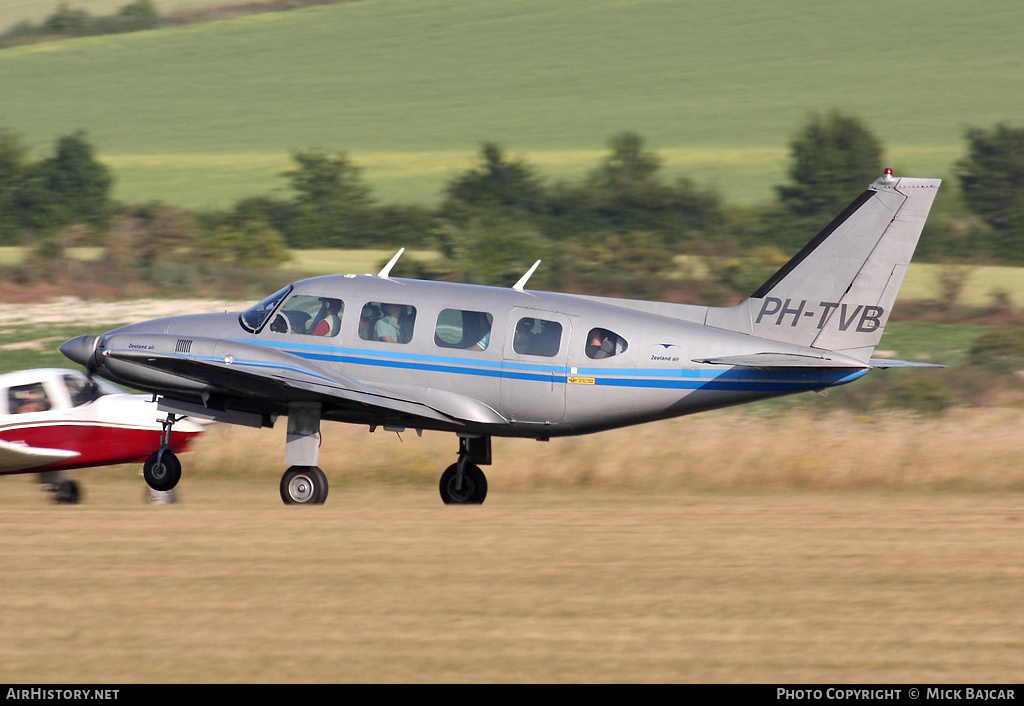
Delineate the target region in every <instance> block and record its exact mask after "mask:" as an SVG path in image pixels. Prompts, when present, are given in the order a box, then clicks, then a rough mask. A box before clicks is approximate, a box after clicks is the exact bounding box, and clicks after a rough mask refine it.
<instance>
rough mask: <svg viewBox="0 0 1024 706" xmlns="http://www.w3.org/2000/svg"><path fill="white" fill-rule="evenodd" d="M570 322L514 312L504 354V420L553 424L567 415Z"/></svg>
mask: <svg viewBox="0 0 1024 706" xmlns="http://www.w3.org/2000/svg"><path fill="white" fill-rule="evenodd" d="M571 329H572V327H571V320H570V318H569V317H568V316H565V315H563V314H555V313H551V312H546V311H536V310H533V309H513V310H512V313H511V314H510V315H509V319H508V329H507V330H509V331H511V332H512V335H511V336H506V338H505V344H504V347H503V349H502V366H501V406H502V411H503V412H504V414H505V415H506V417H507V418H508V419H511V420H512V421H514V422H526V423H532V424H557V423H558V422H560V421H562V417H563V416H564V415H565V379H566V374H567V372H568V368H567V365H568V363H567V360H568V350H569V334H570V333H571Z"/></svg>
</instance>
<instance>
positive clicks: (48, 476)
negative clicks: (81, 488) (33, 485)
mask: <svg viewBox="0 0 1024 706" xmlns="http://www.w3.org/2000/svg"><path fill="white" fill-rule="evenodd" d="M39 482H40V483H42V484H44V485H47V486H49V488H48V490H49V491H50V492H51V493H53V502H55V503H57V504H58V505H77V504H78V501H79V499H80V498H81V495H80V494H79V492H78V483H76V482H75V481H73V480H71V479H70V478H67V477H66V476H65V475H64V473H63V472H61V471H46V472H45V473H40V474H39Z"/></svg>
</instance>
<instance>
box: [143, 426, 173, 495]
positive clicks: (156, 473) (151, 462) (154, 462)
mask: <svg viewBox="0 0 1024 706" xmlns="http://www.w3.org/2000/svg"><path fill="white" fill-rule="evenodd" d="M180 419H183V417H179V416H177V415H174V414H168V415H167V419H164V420H162V421H161V422H160V424H161V425H162V426H163V431H161V432H160V450H159V451H154V452H153V454H152V455H151V456H150V457H149V458H147V459H146V462H145V463H144V464H143V466H142V477H143V478H145V479H146V483H147V484H148V485H149V487H150V488H152V489H153V490H156V491H165V490H171V489H172V488H174V486H176V485H177V484H178V481H179V480H181V461H179V460H178V457H177V456H175V455H174V452H172V451H171V427H173V426H174V423H175V422H177V421H178V420H180Z"/></svg>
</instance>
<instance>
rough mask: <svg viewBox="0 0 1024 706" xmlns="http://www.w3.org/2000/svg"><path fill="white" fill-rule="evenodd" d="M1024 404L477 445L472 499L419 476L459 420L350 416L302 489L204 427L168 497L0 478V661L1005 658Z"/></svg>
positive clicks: (256, 452)
mask: <svg viewBox="0 0 1024 706" xmlns="http://www.w3.org/2000/svg"><path fill="white" fill-rule="evenodd" d="M1020 421H1021V420H1020V417H1019V416H1016V415H1015V416H1008V417H1002V418H1001V417H998V416H995V415H988V414H984V415H983V414H977V415H976V414H969V413H966V412H965V413H961V414H960V415H959V416H953V417H951V418H941V419H932V420H914V419H912V418H901V417H895V418H892V419H886V420H876V421H870V420H858V419H838V418H835V417H823V418H814V417H795V416H792V415H784V417H783V418H781V419H779V420H774V419H771V418H759V417H756V416H753V415H749V414H737V413H725V414H714V415H708V416H706V417H697V418H693V419H690V420H680V421H679V422H669V423H663V424H656V425H651V426H647V427H640V428H637V429H634V430H627V431H625V432H621V433H612V434H604V435H599V436H595V437H592V438H590V439H579V440H560V441H558V440H556V441H552V442H551V443H550V444H537V443H534V442H528V441H505V442H500V443H498V442H496V444H495V452H496V457H497V458H496V461H497V463H496V464H495V466H494V467H493V468H492V469H491V470H490V471H489V472H488V477H489V479H490V482H491V493H490V495H489V497H488V500H487V502H486V503H485V504H484V505H483V506H480V507H445V506H443V505H442V504H441V503H440V500H439V498H438V497H437V490H436V478H437V474H438V473H439V471H440V469H441V467H442V466H443V465H446V463H448V462H449V459H454V442H453V440H452V439H451V438H449V437H447V436H444V435H429V434H428V435H426V436H424V438H422V439H417V438H416V437H415V436H412V438H408V437H406V438H405V442H404V443H399V442H398V441H397V440H395V439H394V438H393V435H387V436H385V435H383V434H376V435H372V436H368V435H366V434H365V431H357V430H348V429H346V428H344V427H326V428H325V431H326V434H325V436H326V438H325V442H324V454H323V456H322V461H323V465H324V467H325V468H326V469H327V471H328V475H329V476H330V478H331V481H332V489H331V496H330V499H329V500H328V503H327V504H326V505H325V506H323V507H313V508H296V507H285V506H283V505H282V504H281V502H280V499H279V497H278V491H277V478H278V476H279V473H280V471H281V468H280V466H281V458H282V453H281V445H280V443H279V442H280V440H279V439H277V438H276V435H277V434H278V433H280V430H274V431H273V432H263V433H262V434H260V433H253V435H252V436H250V432H248V431H246V430H228V429H226V428H224V429H220V430H217V431H213V432H212V433H210V434H209V435H208V436H207V437H206V438H205V440H204V442H203V443H202V444H200V445H199V446H198V448H197V450H196V452H195V453H193V454H190V455H188V456H186V457H185V462H186V467H185V476H184V478H183V480H182V483H181V486H180V491H179V496H180V502H179V503H178V504H176V505H172V506H162V507H161V506H147V505H145V504H144V503H143V502H142V496H143V489H142V481H141V479H139V478H137V477H136V471H134V470H127V469H123V468H121V469H106V470H104V469H98V470H96V471H91V472H86V471H83V472H79V473H78V474H76V475H77V477H78V478H79V479H80V480H82V482H83V485H84V487H85V493H86V497H85V502H84V503H83V504H82V505H80V506H77V507H56V506H51V505H48V504H46V502H45V500H44V499H43V498H42V497H40V491H39V490H38V488H37V487H36V486H34V485H33V484H31V483H29V482H28V480H27V479H26V478H23V477H14V478H7V479H3V480H2V481H0V486H2V492H0V556H3V558H4V567H3V571H2V572H0V596H2V597H3V599H2V601H0V626H2V627H0V632H2V634H3V639H2V640H0V682H122V683H129V682H352V681H369V682H396V681H400V682H408V681H412V682H434V681H442V682H475V681H488V682H507V681H511V682H537V681H555V682H562V681H572V682H606V681H613V682H623V681H629V682H632V681H640V682H665V681H677V682H678V681H684V682H697V681H700V682H776V683H779V682H797V683H799V682H846V683H848V682H875V683H888V682H918V683H922V682H927V683H931V682H961V683H983V682H1018V681H1020V680H1021V678H1022V677H1024V667H1022V666H1021V661H1020V655H1021V652H1022V648H1024V613H1022V611H1021V610H1020V585H1021V581H1022V579H1024V543H1022V542H1021V541H1020V538H1021V527H1022V519H1024V510H1022V500H1024V493H1022V492H1021V474H1022V472H1021V470H1020V465H1021V464H1020V460H1021V459H1020V456H1021V449H1020V445H1021V443H1022V442H1021V441H1020V440H1019V438H1018V437H1019V434H1016V427H1015V425H1019V422H1020ZM388 436H391V437H392V438H388ZM716 442H717V444H716ZM243 449H248V455H249V456H251V457H253V458H252V460H251V461H249V462H248V466H249V469H250V475H248V476H247V477H241V476H239V477H237V478H232V477H230V475H228V476H225V475H222V473H223V472H225V471H226V472H233V471H232V468H234V467H233V466H231V465H230V464H231V463H232V462H233V461H234V459H237V457H238V456H239V455H241V454H242V453H243V451H242V450H243ZM218 454H219V455H218ZM822 455H825V456H826V457H827V458H828V459H829V460H828V461H822V460H821V459H820V458H819V457H820V456H822ZM389 464H390V465H389ZM397 467H403V468H408V469H410V470H409V471H408V472H407V473H405V474H402V475H401V476H400V477H399V478H398V479H397V480H395V481H393V482H385V481H384V480H382V478H384V477H385V476H386V475H387V474H386V471H387V469H389V468H390V469H392V470H393V469H394V468H397ZM584 467H590V468H592V470H590V471H584V470H583V468H584ZM346 468H351V469H353V471H352V472H351V473H346V470H345V469H346ZM359 468H366V469H367V470H363V471H358V470H355V469H359ZM958 468H959V470H957V469H958ZM235 470H236V471H238V472H240V469H237V468H236V469H235ZM886 474H890V475H891V476H892V477H891V478H890V477H886ZM346 475H349V476H350V477H352V478H353V480H351V481H349V482H346V481H345V477H346Z"/></svg>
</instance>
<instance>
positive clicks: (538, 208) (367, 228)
mask: <svg viewBox="0 0 1024 706" xmlns="http://www.w3.org/2000/svg"><path fill="white" fill-rule="evenodd" d="M967 138H968V142H969V150H968V154H967V156H966V157H964V159H963V160H961V162H960V163H959V164H958V165H957V169H958V172H959V178H960V185H961V192H962V201H958V200H957V199H956V198H949V197H948V193H949V192H948V190H947V191H946V192H944V193H945V194H946V195H947V196H946V197H945V201H944V202H943V203H944V205H942V206H941V207H939V208H937V209H936V212H935V213H934V214H933V217H932V218H931V219H930V220H929V225H928V230H927V231H926V233H925V236H924V237H923V238H922V243H921V246H920V250H919V253H920V255H922V256H923V257H925V258H927V259H933V260H934V259H943V258H953V259H957V260H962V259H964V258H965V257H966V258H989V259H992V260H996V261H999V262H1024V130H1017V129H1013V128H1010V127H1007V126H1004V125H1000V126H997V127H996V128H994V129H992V130H980V129H974V130H971V131H969V132H968V134H967ZM608 146H609V152H608V154H607V156H606V157H605V158H604V159H603V160H601V162H600V163H599V164H598V165H597V166H596V167H595V168H594V169H593V170H591V171H590V172H589V173H588V174H586V175H585V176H584V177H583V178H582V179H581V180H580V181H578V182H568V183H567V182H561V183H556V184H554V185H548V184H546V183H545V181H544V180H543V179H542V178H541V177H540V176H539V174H538V173H537V171H536V170H535V169H534V168H532V167H531V166H530V165H529V164H527V163H525V162H523V161H519V160H514V159H510V158H509V157H508V156H507V155H506V154H505V153H504V152H503V150H502V149H501V148H500V146H498V145H496V144H493V143H487V144H484V145H483V146H482V149H481V152H480V155H479V163H478V164H477V166H475V167H473V168H471V169H469V170H467V171H465V172H463V173H461V174H459V175H457V176H456V177H454V178H453V179H452V180H451V181H450V182H449V183H448V184H447V186H446V188H445V191H444V198H443V200H442V201H441V203H440V204H439V205H438V206H437V207H435V208H427V207H421V206H401V205H382V204H379V203H378V202H377V200H376V199H375V198H374V196H373V193H372V190H371V189H370V187H369V186H368V185H367V184H366V183H365V181H364V180H363V176H362V172H361V170H360V168H359V167H358V166H357V165H355V164H354V163H353V162H352V161H351V160H350V159H349V158H348V156H347V155H346V154H344V153H329V152H322V151H308V152H299V153H296V154H295V155H293V159H294V167H293V168H292V169H290V170H289V171H287V172H285V173H284V174H283V175H282V176H283V177H284V178H285V179H286V180H287V181H288V185H289V187H290V194H291V196H290V197H289V198H285V199H275V198H271V197H266V196H258V197H252V198H248V199H244V200H242V201H239V202H238V203H237V204H235V206H234V207H232V208H231V209H228V210H224V211H216V212H203V213H187V212H184V211H181V210H179V209H175V208H172V207H170V206H167V205H164V204H159V203H154V204H143V205H134V206H133V205H123V204H116V203H114V202H113V200H112V199H111V188H112V184H113V179H112V177H111V175H110V173H109V171H108V170H107V168H106V167H104V166H103V165H102V164H101V163H100V162H98V161H97V160H96V159H95V157H94V155H93V151H92V148H91V146H90V145H89V143H88V142H87V140H86V136H85V135H84V134H83V133H81V132H79V133H75V134H73V135H68V136H64V137H61V138H60V139H58V140H57V142H56V145H55V149H54V154H53V155H52V156H50V157H46V158H44V159H39V160H32V159H30V158H29V155H28V152H27V150H26V149H25V148H24V146H23V145H22V144H21V142H20V140H19V139H18V137H17V136H16V135H14V134H13V133H11V132H9V131H5V130H2V129H0V244H13V243H24V244H28V245H34V246H36V249H37V251H38V252H39V253H41V254H43V259H44V260H46V259H49V260H54V259H57V258H59V256H60V253H61V252H62V249H63V248H64V247H66V246H67V245H69V244H72V243H78V244H90V243H91V244H102V245H104V246H106V249H107V252H108V260H109V261H110V263H109V264H112V265H116V266H118V267H121V268H128V269H132V268H134V269H133V271H135V272H136V273H140V274H142V275H144V276H147V277H150V278H152V277H153V275H154V273H155V272H157V271H159V272H160V273H162V276H166V273H167V272H173V271H181V272H186V271H192V272H194V271H197V269H198V270H206V271H210V272H213V268H216V267H224V266H235V267H243V268H247V271H249V272H250V273H251V272H252V271H253V267H254V266H256V265H269V266H276V265H278V264H279V263H280V262H282V261H283V260H284V259H285V258H286V257H287V248H312V247H318V248H323V247H346V248H358V247H380V246H381V245H389V246H398V245H407V246H423V247H434V248H437V249H438V250H439V251H440V252H441V253H442V255H443V258H442V259H441V260H439V261H434V262H432V263H431V264H430V265H429V266H428V265H423V264H419V265H417V264H415V263H414V262H412V261H407V262H403V263H401V266H402V267H404V268H405V270H404V272H400V274H407V275H416V276H426V277H435V278H452V279H459V280H462V281H470V282H481V283H493V284H511V283H512V282H514V281H515V279H517V278H518V277H519V275H520V274H521V273H522V271H523V270H524V269H525V268H526V267H527V266H528V265H529V264H531V263H532V261H533V260H534V259H536V258H538V257H540V258H543V259H545V267H544V268H542V271H541V272H538V274H537V275H536V278H535V279H534V280H533V283H534V284H535V285H539V286H552V287H554V286H557V287H559V288H575V289H581V290H590V291H594V290H599V291H603V292H611V293H616V294H624V295H643V296H658V295H662V294H663V293H664V290H665V289H666V288H667V287H670V286H678V284H679V278H678V264H677V263H676V262H675V261H674V260H673V258H674V256H675V255H677V254H682V253H690V254H698V255H705V256H715V257H712V258H709V259H708V262H711V263H712V265H711V266H712V270H713V271H712V275H713V276H712V277H711V278H707V277H701V278H694V280H693V283H691V289H692V288H693V287H698V288H699V289H700V291H691V292H690V296H694V297H699V298H702V299H704V300H706V301H707V300H710V301H715V300H716V299H726V298H729V297H731V296H732V295H733V294H735V293H740V294H745V293H748V292H749V291H751V289H752V288H754V287H756V286H757V285H758V284H759V283H760V282H761V281H763V279H764V278H765V277H766V276H767V275H768V274H770V272H771V271H772V270H774V269H775V268H776V267H777V266H778V265H779V264H780V263H781V262H782V261H784V260H785V258H786V256H787V255H788V254H789V253H791V252H793V251H795V250H796V249H797V248H799V247H800V246H802V245H803V244H804V243H805V242H806V241H807V240H808V239H809V236H810V235H811V234H813V233H814V232H817V230H819V229H820V228H821V227H823V226H824V225H826V224H827V223H828V222H829V220H831V219H832V218H833V217H834V216H835V215H836V214H837V213H839V212H840V210H841V209H842V208H843V207H844V206H845V205H846V204H848V203H849V202H850V201H851V200H852V199H853V198H854V197H855V196H856V195H857V194H858V193H859V192H860V191H862V190H863V188H864V185H865V184H867V183H870V182H871V181H872V180H873V179H874V178H876V177H877V176H878V175H879V174H880V173H881V171H882V168H883V163H882V151H883V150H882V146H881V143H880V142H879V141H878V140H877V139H876V138H875V137H874V136H873V135H872V134H871V133H870V132H869V131H868V130H867V129H866V128H865V127H864V125H863V124H862V123H861V122H860V121H859V120H858V119H856V118H855V117H852V116H848V115H843V114H840V113H831V114H828V115H817V116H813V117H812V118H811V119H810V120H809V121H808V123H807V124H806V125H805V126H804V128H803V129H802V130H801V131H800V133H799V134H798V135H797V136H796V137H795V138H794V140H793V142H792V144H791V147H792V160H791V166H790V170H789V182H788V183H786V184H784V185H780V186H779V187H778V188H777V199H775V200H774V201H772V202H770V203H767V204H762V205H759V206H756V207H751V208H739V207H736V206H729V205H727V204H726V203H725V202H724V200H723V199H722V198H721V196H720V195H719V194H718V193H717V192H715V191H714V190H711V189H706V188H701V187H699V186H698V185H697V184H695V183H694V182H692V181H691V180H689V179H685V178H680V179H676V180H675V181H672V182H670V181H668V180H666V179H665V178H664V176H663V172H662V161H661V159H660V157H659V156H658V155H657V154H656V153H655V152H653V151H651V150H649V149H647V148H646V147H645V145H644V141H643V139H642V138H641V137H640V136H639V135H636V134H633V133H621V134H619V135H616V136H614V137H613V138H612V139H611V140H610V141H609V145H608ZM737 253H743V255H744V257H737V256H736V255H737ZM698 281H699V282H700V284H699V285H697V284H694V283H696V282H698Z"/></svg>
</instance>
